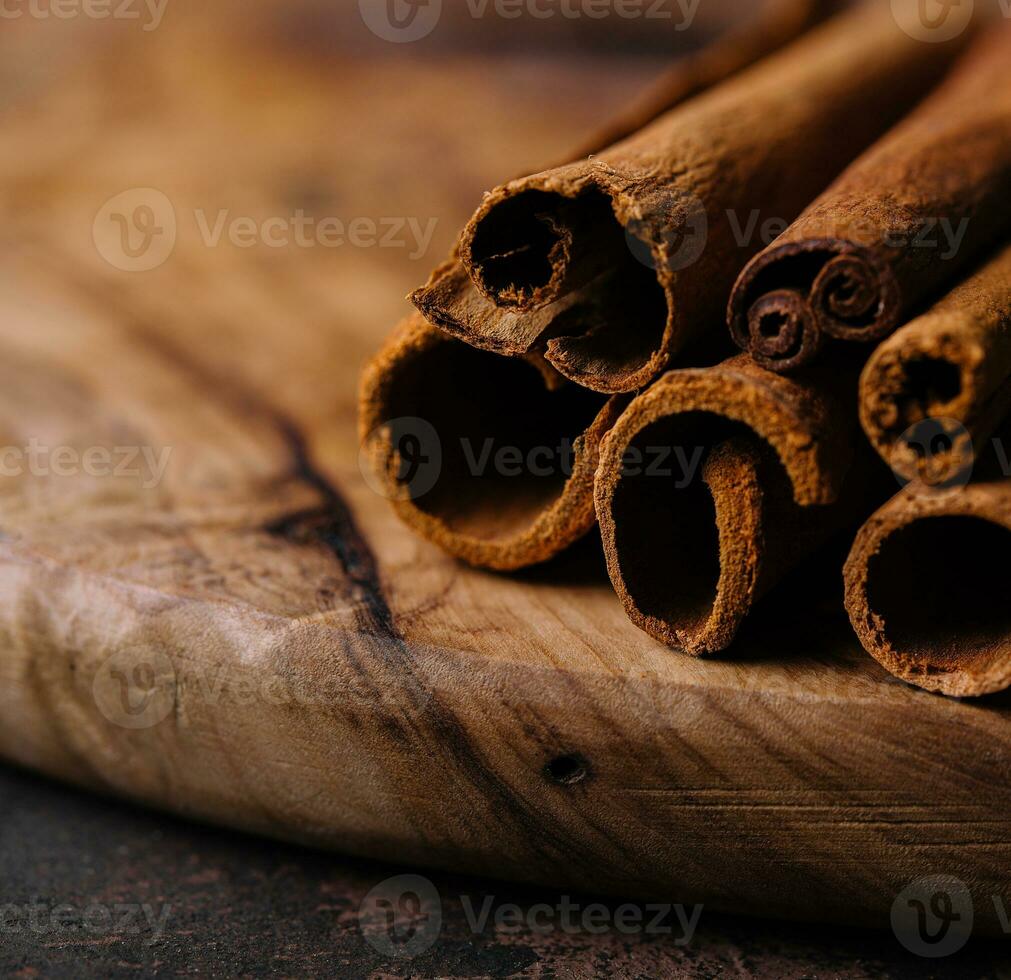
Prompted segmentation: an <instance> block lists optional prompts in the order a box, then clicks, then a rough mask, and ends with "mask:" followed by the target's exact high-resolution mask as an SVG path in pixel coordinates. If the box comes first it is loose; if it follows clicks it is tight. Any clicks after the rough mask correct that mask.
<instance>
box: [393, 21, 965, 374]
mask: <svg viewBox="0 0 1011 980" xmlns="http://www.w3.org/2000/svg"><path fill="white" fill-rule="evenodd" d="M964 43H965V42H964V39H963V38H959V39H956V40H953V41H951V42H948V43H946V44H940V45H933V44H924V43H922V42H920V41H915V40H913V39H912V38H910V37H909V36H908V35H906V34H905V33H904V32H903V31H901V30H900V29H899V27H898V26H897V24H896V22H895V20H894V18H893V17H892V15H891V12H890V10H889V9H888V8H887V5H882V4H877V3H875V4H871V5H869V6H866V7H861V8H860V9H858V10H856V11H854V12H851V13H848V14H846V15H843V16H840V17H838V18H834V19H833V20H832V21H830V22H829V23H828V24H826V25H824V26H823V27H821V28H819V29H818V30H816V31H814V32H812V33H811V34H810V35H808V36H806V37H805V38H803V39H802V40H800V41H798V42H797V43H796V44H794V45H792V46H790V47H789V48H788V49H787V50H786V51H784V52H782V53H781V54H779V55H776V56H774V57H772V58H770V59H768V60H767V61H765V62H763V63H762V64H760V65H758V66H756V67H754V68H752V69H750V70H749V71H747V72H745V73H743V74H741V75H740V76H738V77H735V78H733V79H731V80H730V81H728V82H726V83H724V84H722V85H720V86H718V87H717V88H715V89H713V90H712V91H711V92H708V93H706V94H705V95H702V96H700V97H699V98H696V99H693V100H691V101H689V102H688V103H686V104H685V105H683V106H681V107H680V108H678V109H675V110H674V111H672V112H670V113H668V114H667V115H665V116H663V117H662V118H661V119H659V120H657V122H655V123H654V124H652V125H651V126H649V127H647V128H646V129H645V130H643V131H642V132H640V133H638V134H636V135H635V136H633V137H632V138H630V139H629V140H627V141H625V142H623V143H620V144H619V145H617V146H614V147H612V148H610V149H608V150H606V151H604V152H603V153H601V154H600V155H599V156H598V157H595V158H594V159H592V160H585V161H581V162H579V163H575V164H572V165H570V166H568V167H563V168H559V169H557V170H553V171H547V172H545V173H542V174H538V175H535V176H533V177H529V178H526V179H523V180H518V181H513V182H512V183H510V184H507V185H506V186H504V187H502V188H499V189H498V190H496V191H494V192H493V193H492V194H490V195H488V197H487V198H486V200H485V202H484V204H483V205H482V207H481V208H480V209H479V211H478V212H477V214H476V215H475V217H474V218H473V220H472V221H471V223H470V224H469V225H468V227H467V229H466V230H465V232H464V235H463V238H462V240H461V245H460V258H461V259H462V262H463V264H464V266H465V268H466V270H467V273H469V275H468V274H466V273H464V271H463V270H461V269H460V268H459V265H458V264H457V263H456V262H453V261H451V262H450V263H448V264H446V265H444V266H442V267H441V268H440V269H438V270H436V273H435V274H434V275H433V277H432V279H431V280H430V282H429V283H428V285H427V286H425V287H424V288H422V289H420V290H418V291H417V292H416V293H415V294H414V295H413V297H412V298H413V300H414V302H415V304H416V305H417V307H418V309H419V310H421V312H422V313H423V314H424V315H425V316H426V317H427V318H428V319H429V320H430V321H431V322H432V323H435V324H436V325H438V326H439V327H441V328H443V329H444V330H446V331H448V332H450V333H452V334H454V335H455V336H458V337H460V338H461V339H464V340H466V341H468V342H469V343H471V344H473V345H474V346H477V347H482V348H484V349H487V350H492V351H495V352H497V353H503V354H512V355H518V354H525V353H529V352H531V351H543V352H544V355H545V357H546V359H547V360H548V361H549V362H550V363H551V364H552V365H553V366H554V367H555V368H557V369H558V370H559V371H560V372H561V373H562V374H563V375H565V376H566V377H568V378H570V379H572V380H574V381H576V382H578V383H579V384H582V385H584V386H586V387H589V388H592V389H594V390H597V391H601V392H609V393H610V392H622V391H633V390H635V389H637V388H639V387H642V386H643V385H645V384H647V383H648V382H649V381H651V380H652V379H653V378H654V377H655V376H656V375H657V374H658V373H659V372H660V371H661V370H663V369H664V368H665V367H666V366H667V364H668V362H669V360H670V358H671V356H672V355H673V354H674V353H676V352H677V351H679V350H681V349H682V348H683V347H684V346H685V345H686V344H688V343H689V342H690V341H692V340H694V339H696V338H697V337H698V336H699V334H700V333H702V332H704V331H706V330H707V329H708V326H709V325H711V324H713V323H715V322H718V321H719V320H720V319H722V315H723V311H724V309H725V306H726V300H727V297H728V296H729V293H730V289H731V287H732V285H733V281H734V278H735V276H736V273H737V271H738V270H739V269H740V267H741V265H742V264H743V263H744V262H745V261H746V259H747V258H748V257H749V256H750V255H751V254H753V253H754V252H755V251H757V250H758V249H759V248H760V247H761V245H762V242H761V241H760V238H759V236H757V235H751V236H742V232H741V226H743V225H746V224H747V223H748V220H749V215H748V213H747V210H750V209H751V208H753V207H759V208H760V209H761V212H760V215H761V217H762V218H763V219H767V218H776V219H785V220H789V219H791V218H792V217H794V216H795V215H797V214H799V213H800V211H801V209H802V208H803V207H804V206H805V205H806V204H807V203H808V202H809V201H810V200H811V198H812V197H813V196H815V195H816V194H817V193H818V192H819V191H820V190H821V189H822V188H824V187H825V186H827V185H828V183H829V182H830V181H831V179H832V178H833V177H834V176H835V175H836V174H838V172H839V171H840V170H841V169H842V168H843V167H844V166H845V165H846V164H847V163H848V162H849V161H850V160H852V159H853V157H854V156H856V155H857V154H858V153H859V152H860V151H861V150H862V149H863V148H864V147H866V146H867V145H869V144H870V143H871V142H872V141H873V140H874V139H875V138H877V137H878V136H879V135H880V134H881V133H882V132H884V131H885V130H886V129H887V128H888V126H889V125H891V123H893V122H894V121H895V120H896V119H897V118H898V117H899V116H900V115H901V114H902V113H903V112H904V111H906V110H907V109H908V108H909V106H910V105H912V103H913V102H914V101H915V99H916V98H917V97H918V96H919V95H921V94H922V93H923V92H924V91H925V90H926V89H927V88H928V86H929V85H930V83H931V82H932V80H933V78H934V77H936V75H937V73H938V72H939V71H941V70H942V69H943V68H944V67H946V66H947V64H948V63H949V62H950V60H951V59H952V58H953V57H954V55H955V53H956V50H957V48H958V47H959V46H960V45H962V44H964ZM742 208H744V209H747V210H745V211H742V210H741V209H742ZM742 238H743V244H742Z"/></svg>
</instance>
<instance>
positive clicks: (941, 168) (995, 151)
mask: <svg viewBox="0 0 1011 980" xmlns="http://www.w3.org/2000/svg"><path fill="white" fill-rule="evenodd" d="M1009 64H1011V25H1007V24H1004V25H1001V26H999V27H996V28H993V29H992V30H991V31H989V32H987V35H986V36H985V37H983V38H981V39H980V41H979V42H978V44H976V45H975V46H974V47H973V49H972V50H971V51H970V52H969V53H968V54H967V55H966V57H965V58H964V59H963V61H962V62H961V63H960V65H959V66H958V67H957V68H956V70H955V72H954V73H953V74H952V76H951V77H950V78H949V79H948V80H947V81H946V82H945V83H944V84H943V85H942V86H941V88H940V89H939V90H938V91H937V92H936V93H935V94H934V95H933V96H931V97H930V98H929V99H928V100H927V101H926V102H925V103H924V104H923V105H922V106H921V107H920V108H919V109H918V110H917V111H916V112H914V113H913V114H912V115H911V116H910V117H909V118H908V119H907V120H905V121H904V122H903V123H901V124H900V125H899V126H898V127H896V128H895V129H894V130H893V131H892V132H891V133H889V134H888V135H887V136H886V137H885V138H884V139H883V140H881V141H880V142H879V143H878V144H877V145H876V146H875V147H873V148H872V149H871V150H870V151H868V152H867V153H866V154H865V155H864V156H863V157H861V158H860V159H859V160H858V161H857V162H856V163H854V164H853V166H852V167H850V168H849V169H848V170H847V171H846V173H844V174H843V175H842V177H840V178H839V180H838V181H836V183H835V184H834V185H833V186H832V187H831V188H830V189H829V190H828V191H826V192H825V194H823V195H822V196H821V197H820V198H818V200H816V201H815V202H814V203H813V204H812V205H811V206H810V207H809V208H808V209H807V211H806V212H805V213H804V214H803V215H802V216H801V217H800V219H799V220H798V221H797V222H795V223H794V225H793V226H792V227H791V228H789V229H788V230H787V232H786V233H785V234H784V235H782V236H781V237H780V238H779V239H777V240H776V242H775V243H773V245H771V246H770V247H769V248H768V249H766V250H765V251H764V252H762V253H761V254H760V255H759V256H757V257H756V258H755V259H754V260H753V261H752V262H751V263H749V265H748V266H747V268H746V269H745V270H744V272H743V273H742V274H741V277H740V279H739V280H738V282H737V285H736V287H735V289H734V294H733V297H732V300H731V303H730V310H729V322H730V330H731V334H732V336H733V338H734V341H735V342H736V343H737V345H738V346H739V347H741V348H742V349H743V350H747V351H749V352H750V353H751V354H752V356H754V357H755V358H756V360H758V361H759V362H760V363H762V364H763V365H765V366H766V367H769V368H771V369H772V370H777V371H791V370H794V369H796V368H798V367H801V366H802V365H804V364H807V363H810V362H811V361H812V360H814V359H815V358H816V357H817V356H818V354H819V352H820V351H821V349H822V347H823V346H824V344H825V343H826V342H827V341H828V340H829V339H836V340H843V341H856V342H869V341H876V340H880V339H881V338H883V337H885V336H887V335H888V334H889V333H891V332H892V331H893V330H894V329H895V328H896V327H897V326H898V325H900V324H901V323H902V322H903V319H904V318H906V317H908V316H909V315H910V314H911V313H912V312H913V311H915V310H916V309H917V307H918V305H919V304H921V303H922V302H924V301H927V300H929V299H930V298H931V297H934V296H937V295H938V294H939V293H940V292H941V291H943V288H944V286H945V284H947V283H950V282H952V281H955V280H956V278H957V277H958V275H959V272H960V271H961V270H964V269H965V268H966V267H967V265H968V264H969V263H971V262H972V260H973V259H974V258H978V257H979V256H980V255H981V254H982V253H983V252H985V250H986V249H987V248H988V247H990V246H992V245H994V244H996V242H997V241H998V239H999V237H1000V236H1001V234H1002V233H1006V232H1007V230H1008V228H1009V227H1011V212H1009V211H1008V208H1007V200H1008V196H1009V194H1011V85H1009V84H1008V65H1009ZM960 234H961V235H962V236H963V237H962V238H961V240H960V241H958V236H959V235H960Z"/></svg>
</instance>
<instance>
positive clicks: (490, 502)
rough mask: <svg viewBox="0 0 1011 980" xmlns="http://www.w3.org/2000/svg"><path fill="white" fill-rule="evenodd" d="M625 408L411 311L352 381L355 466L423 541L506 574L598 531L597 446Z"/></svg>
mask: <svg viewBox="0 0 1011 980" xmlns="http://www.w3.org/2000/svg"><path fill="white" fill-rule="evenodd" d="M624 401H625V399H621V398H607V397H605V396H602V395H597V394H595V393H593V392H589V391H586V390H585V389H582V388H579V387H577V386H576V385H571V384H566V383H565V382H564V381H563V379H561V378H560V377H559V376H558V375H557V374H556V373H555V372H554V371H553V369H551V368H550V367H549V366H548V365H546V364H544V363H543V362H540V363H538V361H537V359H536V358H531V359H529V360H524V359H509V358H502V357H496V356H495V355H493V354H488V353H485V352H484V351H478V350H475V349H474V348H472V347H469V346H467V345H466V344H461V343H460V342H459V341H456V340H453V339H452V338H450V337H447V336H446V335H445V334H443V333H441V332H439V331H438V330H435V329H434V328H433V327H431V326H430V325H428V324H427V323H425V321H424V320H423V319H422V318H421V317H420V316H419V315H418V314H414V315H413V316H411V317H410V318H408V320H407V321H405V322H404V323H403V324H401V326H400V327H399V328H398V329H397V331H395V333H394V335H393V336H392V337H391V338H390V339H389V341H388V342H387V344H386V345H385V347H384V348H383V350H382V351H380V353H379V354H377V355H376V357H375V358H374V359H373V361H372V362H371V363H370V364H369V365H368V367H367V368H366V370H365V372H364V374H363V376H362V383H361V397H360V412H359V429H360V435H361V441H362V446H363V457H364V458H363V465H364V467H366V472H367V473H368V474H369V475H370V478H371V479H372V480H373V486H374V488H375V489H377V490H378V491H379V492H381V493H382V494H383V495H384V496H386V497H387V498H388V499H390V501H391V502H392V504H393V507H394V509H395V510H396V512H397V514H398V515H399V516H400V518H401V519H402V520H403V521H405V523H407V524H408V525H409V526H410V527H411V528H413V529H414V530H415V531H417V532H418V533H419V534H421V535H422V536H423V537H425V538H427V539H428V540H430V541H432V542H434V543H435V544H437V545H438V546H439V547H441V548H442V549H444V550H445V551H447V552H448V553H449V554H451V555H454V556H455V557H457V558H460V559H462V560H464V561H466V562H469V563H470V564H472V565H477V566H481V567H484V568H491V569H496V570H500V571H513V570H515V569H519V568H524V567H526V566H528V565H534V564H537V563H538V562H543V561H546V560H548V559H549V558H552V557H553V556H555V555H556V554H558V553H559V552H560V551H562V550H563V549H565V548H567V547H568V546H569V545H571V544H573V543H574V542H575V541H576V540H578V539H579V538H580V537H582V536H583V535H584V534H586V533H587V532H588V531H589V530H590V529H591V528H592V527H593V526H594V524H595V523H596V517H595V514H594V510H593V476H594V471H595V470H596V466H597V453H598V447H599V444H600V439H601V437H602V436H603V434H604V433H605V432H606V431H607V430H608V429H609V428H610V427H611V425H612V424H613V423H614V421H615V419H616V418H617V416H618V414H619V413H620V411H621V408H622V407H623V404H624Z"/></svg>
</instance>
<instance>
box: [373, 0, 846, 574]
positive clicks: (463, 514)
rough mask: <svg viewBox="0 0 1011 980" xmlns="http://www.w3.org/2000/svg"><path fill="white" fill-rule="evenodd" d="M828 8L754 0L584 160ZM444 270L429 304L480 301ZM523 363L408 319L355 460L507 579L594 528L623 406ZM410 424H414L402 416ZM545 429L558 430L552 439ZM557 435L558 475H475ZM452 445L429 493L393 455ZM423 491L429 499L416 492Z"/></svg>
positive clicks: (391, 494) (384, 361) (534, 358)
mask: <svg viewBox="0 0 1011 980" xmlns="http://www.w3.org/2000/svg"><path fill="white" fill-rule="evenodd" d="M834 5H835V4H834V0H769V2H767V3H764V4H762V6H761V10H760V13H759V14H758V16H756V17H753V18H749V19H748V20H747V21H746V23H745V24H744V26H743V27H742V28H741V29H740V30H739V31H735V32H734V33H733V34H731V35H729V36H728V37H726V38H725V39H720V40H718V41H716V42H715V43H713V44H712V45H710V46H709V47H707V48H705V49H703V50H702V51H701V52H699V53H698V54H696V55H692V56H689V57H688V58H686V59H682V60H680V61H679V62H678V64H677V65H676V66H675V68H673V69H672V70H671V72H670V73H669V75H668V76H666V78H664V79H662V80H661V81H660V82H659V83H658V84H657V86H655V87H654V88H653V89H652V90H651V92H650V93H648V94H647V95H646V97H645V98H644V99H643V100H642V101H640V102H639V103H637V104H636V105H635V106H632V107H631V108H630V110H629V111H628V112H627V113H625V114H624V115H623V116H622V117H621V118H620V119H619V120H616V121H615V122H614V123H613V124H612V125H611V127H610V128H609V130H607V131H605V132H603V133H598V134H597V135H595V136H594V137H593V138H592V139H591V140H590V141H589V142H588V143H587V147H589V148H591V149H587V150H586V152H593V150H594V149H596V148H598V147H600V146H606V145H608V144H609V143H610V142H611V136H612V135H613V134H614V133H615V132H616V131H622V132H621V135H625V132H626V131H628V132H630V131H632V130H634V129H637V128H639V127H640V126H641V125H644V124H645V123H646V122H648V121H649V120H650V119H651V118H653V117H655V116H656V115H658V114H660V113H662V112H663V111H664V110H665V109H667V108H669V107H670V106H672V105H675V104H677V103H679V102H681V101H683V100H684V99H686V98H688V97H689V96H690V95H694V94H695V93H696V92H697V91H699V90H700V89H702V88H704V87H706V86H707V85H709V84H712V83H715V82H717V81H720V80H722V79H723V78H725V77H726V76H728V75H730V74H733V73H734V72H736V71H737V70H739V69H740V68H742V67H744V66H745V65H747V64H750V63H752V62H753V61H755V60H757V59H758V58H759V57H760V56H762V55H763V54H765V53H767V52H768V51H770V50H773V49H774V48H776V47H778V46H780V45H781V44H784V43H786V42H787V41H789V40H791V39H792V38H793V37H795V36H796V35H798V34H799V33H801V32H802V31H803V30H804V29H805V28H806V27H808V26H809V25H810V24H811V23H813V22H814V21H815V20H816V19H819V18H820V17H822V16H823V15H824V14H825V12H826V10H827V9H829V8H830V7H832V6H834ZM574 155H576V156H578V155H579V154H574ZM443 270H445V274H443V275H441V276H440V277H439V278H440V280H441V283H442V285H441V287H439V288H437V290H436V293H435V295H437V296H438V295H440V294H439V289H441V290H443V291H445V290H446V288H447V283H448V284H454V283H456V281H457V279H462V283H460V285H462V286H463V288H462V289H460V290H459V291H460V295H461V297H462V301H463V302H464V303H466V302H473V303H476V304H478V305H480V304H484V305H485V306H487V305H488V304H487V300H485V299H484V298H483V297H481V296H480V295H479V294H478V293H477V292H476V290H474V289H473V287H472V286H470V281H469V279H468V278H467V276H466V273H465V272H464V271H463V267H462V266H461V265H460V264H459V262H458V261H455V260H451V261H450V262H449V263H447V264H446V265H445V266H444V267H443ZM454 277H456V278H454ZM468 287H469V288H468ZM525 361H526V362H525V363H524V362H523V361H522V360H521V361H516V360H507V359H504V358H496V357H494V356H492V355H488V354H485V353H483V352H479V351H476V350H474V349H473V348H471V347H469V346H468V345H466V344H462V343H460V342H459V341H458V340H453V339H451V338H449V337H447V336H446V335H445V334H442V333H440V332H439V331H438V330H435V329H433V328H432V327H431V326H429V325H427V324H426V323H425V322H424V320H423V319H422V318H421V317H420V316H417V315H415V316H413V317H411V318H409V319H408V320H407V321H406V322H405V323H404V324H402V325H401V326H400V327H399V328H398V330H397V331H396V332H395V333H394V335H393V337H391V338H390V340H389V341H388V342H387V344H386V345H385V347H384V348H383V350H382V351H381V352H380V353H379V354H378V355H377V356H376V358H375V359H374V360H373V361H372V363H371V364H370V365H369V366H368V368H367V369H366V371H365V374H364V376H363V379H362V388H361V411H360V429H361V436H362V439H363V447H364V448H363V457H364V458H363V464H364V465H365V466H366V467H367V468H368V472H369V473H371V474H374V476H373V479H374V480H375V481H377V485H376V489H377V490H379V492H381V493H383V494H384V495H385V496H387V497H388V498H389V499H390V500H391V501H392V502H393V506H394V508H395V510H396V511H397V513H398V514H399V515H400V517H401V518H402V519H403V520H404V521H405V522H406V523H407V524H408V525H410V526H411V527H412V528H413V529H414V530H415V531H417V532H419V533H420V534H421V535H422V536H424V537H426V538H427V539H428V540H430V541H433V542H434V543H436V544H438V545H439V546H440V547H442V548H443V549H444V550H446V551H447V552H449V553H450V554H452V555H454V556H456V557H459V558H461V559H463V560H465V561H467V562H470V563H471V564H473V565H478V566H483V567H488V568H493V569H497V570H502V571H510V570H515V569H519V568H523V567H526V566H529V565H533V564H536V563H538V562H543V561H546V560H548V559H550V558H552V557H554V556H555V555H557V554H558V553H559V552H561V551H562V550H564V549H565V548H566V547H568V546H569V545H570V544H572V543H574V542H575V541H576V540H577V539H578V538H579V537H581V536H582V535H584V534H585V533H586V532H587V531H589V530H590V529H591V528H592V527H593V525H594V524H595V523H596V514H595V513H594V508H593V474H594V472H595V470H596V464H597V452H598V446H599V441H600V438H601V437H602V435H603V434H604V432H605V431H607V429H608V428H610V426H611V425H612V424H613V422H614V420H615V419H616V418H617V416H618V414H619V413H620V409H621V407H622V406H623V405H624V404H625V402H626V401H627V399H623V400H619V399H610V400H608V399H607V398H604V397H600V396H596V395H591V394H590V393H588V392H586V391H584V390H582V389H579V388H577V387H576V386H574V385H571V384H569V383H568V382H566V381H565V379H564V378H562V376H561V375H559V374H558V373H557V372H556V371H555V370H554V369H553V368H552V367H551V366H550V365H549V364H548V363H547V362H546V361H545V360H544V358H543V357H542V356H540V355H539V354H537V353H535V352H533V353H530V354H529V355H527V356H526V358H525ZM537 373H539V374H540V382H537V380H536V374H537ZM539 413H540V414H539ZM405 418H406V419H407V420H408V421H406V422H400V423H398V424H397V425H396V426H395V427H391V426H389V424H388V423H389V422H390V421H391V420H397V419H405ZM418 418H420V419H421V420H422V424H418V423H417V422H416V421H414V422H412V421H410V420H412V419H414V420H416V419H418ZM424 423H427V426H426V425H425V424H424ZM467 426H469V427H470V428H469V435H468V433H467V429H466V427H467ZM510 426H512V427H513V428H514V429H515V427H517V426H518V427H519V428H520V429H521V432H522V439H516V438H511V439H510V438H508V437H506V436H504V435H503V433H504V432H506V431H508V430H509V428H510ZM394 428H396V429H397V431H393V429H394ZM549 430H554V431H551V432H550V438H549V435H548V433H549ZM534 433H540V435H535V434H534ZM561 433H564V436H563V437H564V438H570V439H572V440H574V456H573V458H572V459H570V460H569V465H567V466H566V465H563V464H564V461H562V460H558V462H559V464H560V465H559V467H558V472H557V473H556V474H555V475H554V476H553V477H540V478H536V479H535V478H531V474H527V478H525V479H517V478H515V477H508V478H507V477H503V476H502V475H501V474H498V473H496V472H495V471H494V469H492V471H491V472H490V473H489V471H488V469H487V467H486V468H485V471H484V473H485V475H484V476H483V477H475V476H474V475H473V473H472V472H470V470H471V469H472V467H471V465H470V464H471V463H472V462H473V460H474V458H475V456H476V455H477V453H478V452H479V451H480V446H481V445H483V443H484V441H485V439H486V438H487V437H488V436H491V437H493V438H494V439H495V443H496V444H495V449H496V450H498V449H499V448H503V446H502V443H503V442H504V441H513V442H520V441H522V442H524V444H526V445H528V446H529V444H530V443H531V441H534V442H541V443H555V442H557V441H560V439H559V438H558V437H559V436H560V434H561ZM461 436H464V437H465V438H468V440H469V445H470V447H471V449H472V451H471V452H470V454H469V455H468V454H467V453H464V452H463V447H462V445H461V444H460V437H461ZM446 441H448V442H449V444H450V447H451V450H452V451H451V454H450V458H449V459H448V460H446V459H443V460H441V461H440V466H439V467H438V468H437V469H438V477H437V479H436V481H435V483H434V485H433V486H431V487H428V486H427V485H426V477H429V476H431V475H432V473H431V466H430V465H428V464H426V465H425V466H424V467H423V468H420V469H418V470H417V472H414V473H412V464H411V461H410V460H407V461H405V460H404V459H403V458H402V457H401V454H400V453H399V452H398V446H399V445H400V444H401V443H403V444H404V446H405V448H406V449H407V450H408V453H409V455H413V456H415V457H417V456H425V455H427V454H428V450H427V449H426V443H428V444H431V443H433V442H438V443H439V455H440V456H442V455H443V445H442V444H443V443H444V442H446ZM475 443H477V444H478V448H477V450H474V448H473V447H474V444H475ZM428 448H429V449H431V448H432V447H431V445H429V447H428ZM506 448H507V447H506ZM517 448H518V447H517ZM443 463H444V464H445V465H444V467H443ZM405 478H411V479H405ZM419 481H420V482H419ZM427 482H431V480H427ZM419 490H424V491H425V492H424V493H423V494H421V495H420V496H418V495H417V491H419Z"/></svg>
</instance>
